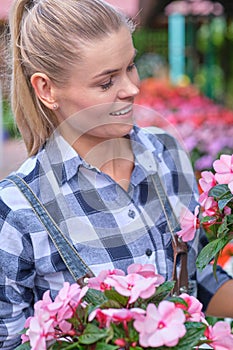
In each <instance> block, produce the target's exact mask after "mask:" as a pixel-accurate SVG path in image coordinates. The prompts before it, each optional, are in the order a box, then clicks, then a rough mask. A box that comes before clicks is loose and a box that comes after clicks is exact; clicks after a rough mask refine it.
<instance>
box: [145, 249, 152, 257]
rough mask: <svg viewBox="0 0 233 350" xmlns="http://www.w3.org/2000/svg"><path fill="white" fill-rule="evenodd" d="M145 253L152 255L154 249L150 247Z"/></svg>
mask: <svg viewBox="0 0 233 350" xmlns="http://www.w3.org/2000/svg"><path fill="white" fill-rule="evenodd" d="M145 253H146V255H147V256H148V257H150V256H151V255H152V250H151V249H150V248H147V249H146V251H145Z"/></svg>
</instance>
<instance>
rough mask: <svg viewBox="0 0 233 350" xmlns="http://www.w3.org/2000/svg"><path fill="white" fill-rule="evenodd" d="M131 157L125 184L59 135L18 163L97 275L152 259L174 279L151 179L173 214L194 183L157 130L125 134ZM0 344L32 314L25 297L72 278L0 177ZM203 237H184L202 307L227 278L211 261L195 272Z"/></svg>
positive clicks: (187, 202) (178, 152) (182, 156)
mask: <svg viewBox="0 0 233 350" xmlns="http://www.w3.org/2000/svg"><path fill="white" fill-rule="evenodd" d="M129 137H130V140H131V144H132V149H133V153H134V159H135V167H134V170H133V173H132V176H131V181H130V185H129V189H128V191H125V190H124V189H123V188H122V187H120V186H119V185H118V184H117V183H116V182H115V181H114V180H113V179H112V178H111V177H109V176H108V175H106V174H104V173H102V172H101V171H100V170H99V169H97V168H94V167H92V166H91V165H90V164H87V163H86V162H85V161H84V160H83V159H81V158H80V157H79V155H78V154H77V153H76V152H75V151H74V149H73V148H72V147H71V146H70V145H69V144H68V143H67V142H66V141H65V140H64V139H63V138H62V137H61V136H60V135H58V134H56V135H54V136H53V137H51V140H50V141H49V142H48V143H47V144H45V145H44V147H43V148H42V149H41V150H40V152H39V153H38V154H37V155H36V156H33V157H31V158H29V159H28V160H26V162H25V163H24V164H23V165H22V166H21V167H20V169H19V170H18V171H17V174H18V175H20V176H21V177H22V178H23V179H24V180H25V181H26V182H27V183H28V184H29V185H30V187H31V188H32V189H33V191H34V192H35V193H36V195H37V196H38V198H39V199H40V200H41V202H42V203H43V204H44V205H45V207H46V208H47V210H48V211H49V213H50V214H51V216H52V217H53V218H54V220H55V221H56V222H57V224H58V225H59V227H60V228H61V230H62V231H63V232H64V233H65V234H66V235H67V236H69V239H70V240H71V241H72V243H73V244H74V246H75V248H76V249H77V251H78V253H79V255H80V256H81V257H82V258H83V260H84V261H85V262H86V263H87V265H88V266H89V267H90V269H91V270H92V271H93V272H94V273H95V274H98V273H99V272H100V271H101V270H103V269H113V268H120V269H123V270H125V271H126V269H127V266H128V265H129V264H131V263H133V262H136V263H141V264H144V263H152V264H154V265H155V266H156V268H157V271H158V273H160V274H161V275H163V276H164V277H165V278H166V279H171V277H172V267H173V250H172V246H171V233H170V232H169V228H168V225H167V222H166V219H165V216H164V212H163V210H162V208H161V204H160V202H159V199H158V196H157V193H156V191H155V188H154V184H153V181H152V177H153V175H154V174H155V173H156V172H157V173H158V174H159V176H160V179H161V181H162V183H163V185H164V187H165V189H166V193H167V195H168V197H169V199H170V202H171V204H172V205H173V208H174V210H175V212H176V214H177V216H179V212H180V209H181V208H182V207H183V206H186V207H189V209H191V210H194V208H195V206H196V204H197V190H196V181H195V177H194V175H193V171H192V166H191V164H190V162H189V158H188V156H187V154H186V152H185V151H184V150H183V149H182V148H181V147H180V146H179V144H178V143H177V141H176V140H175V139H174V138H173V137H171V136H169V135H168V134H166V133H164V132H163V131H162V130H160V129H157V128H152V129H151V131H150V132H148V130H143V129H140V128H138V127H136V126H135V127H134V128H133V130H132V132H131V133H130V135H129ZM0 186H1V187H0V348H2V349H9V350H12V349H14V348H16V346H17V345H18V344H19V343H20V336H19V335H18V333H19V332H20V331H21V330H22V329H23V327H24V323H25V320H26V318H27V317H28V316H30V315H32V313H33V304H34V303H35V302H36V301H37V300H39V299H41V297H42V295H43V293H44V292H45V291H46V290H47V289H50V290H51V295H52V297H53V298H54V297H55V295H56V294H57V293H58V291H59V290H60V289H61V287H62V286H63V283H64V281H69V282H70V283H74V280H73V278H72V275H71V274H70V272H69V271H68V270H67V268H66V266H65V264H64V262H63V261H62V259H61V257H60V255H59V254H58V252H57V250H56V248H55V246H54V244H53V243H52V241H51V239H50V238H49V237H48V234H47V232H46V230H45V228H44V226H43V225H42V224H41V222H40V220H39V219H38V218H37V217H36V215H35V213H34V212H33V210H32V208H31V206H30V205H29V203H28V202H27V200H26V199H25V197H24V196H23V195H22V194H21V192H20V191H19V189H18V188H17V187H16V186H15V185H13V184H12V183H10V182H9V181H8V180H3V181H2V182H1V184H0ZM203 244H205V236H204V235H203V234H202V233H200V232H197V234H196V236H195V238H194V240H193V241H192V242H189V247H188V249H189V258H188V268H189V279H190V280H193V281H194V280H197V282H198V298H199V299H200V301H201V302H202V303H203V304H204V308H205V307H206V306H207V304H208V302H209V300H210V298H211V297H212V296H213V294H214V293H215V291H216V290H217V289H218V288H219V287H220V286H221V285H222V284H223V283H224V282H226V281H227V280H228V279H229V278H230V277H229V276H228V275H227V274H226V273H225V272H224V271H222V270H221V269H218V282H216V280H215V278H214V277H213V273H212V267H211V266H209V267H207V268H206V269H205V270H204V271H203V272H202V273H200V272H197V271H196V267H195V261H196V256H197V253H198V250H199V249H201V248H202V246H203Z"/></svg>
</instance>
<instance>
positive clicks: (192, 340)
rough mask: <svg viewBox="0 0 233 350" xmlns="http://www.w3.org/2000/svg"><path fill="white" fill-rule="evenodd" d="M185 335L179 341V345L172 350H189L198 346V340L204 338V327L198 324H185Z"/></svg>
mask: <svg viewBox="0 0 233 350" xmlns="http://www.w3.org/2000/svg"><path fill="white" fill-rule="evenodd" d="M185 326H186V329H187V333H186V334H185V336H184V337H183V338H181V339H180V341H179V344H178V345H177V346H175V347H172V348H170V349H172V350H191V349H193V348H194V346H195V345H197V344H198V342H199V340H200V338H202V337H203V336H204V331H205V328H206V327H205V326H204V325H203V324H202V323H199V322H192V323H186V325H185Z"/></svg>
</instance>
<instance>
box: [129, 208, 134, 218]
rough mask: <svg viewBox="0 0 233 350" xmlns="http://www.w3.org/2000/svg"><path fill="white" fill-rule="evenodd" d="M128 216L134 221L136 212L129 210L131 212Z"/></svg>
mask: <svg viewBox="0 0 233 350" xmlns="http://www.w3.org/2000/svg"><path fill="white" fill-rule="evenodd" d="M128 216H129V217H130V218H131V219H134V218H135V216H136V213H135V211H134V210H132V209H129V211H128Z"/></svg>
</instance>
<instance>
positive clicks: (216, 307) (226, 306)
mask: <svg viewBox="0 0 233 350" xmlns="http://www.w3.org/2000/svg"><path fill="white" fill-rule="evenodd" d="M232 300H233V280H229V281H227V282H225V283H224V284H223V285H222V286H221V287H220V288H219V289H218V290H217V292H216V293H215V294H214V296H213V297H212V298H211V300H210V302H209V304H208V307H207V309H206V314H207V315H209V316H216V317H230V318H233V302H232Z"/></svg>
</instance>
